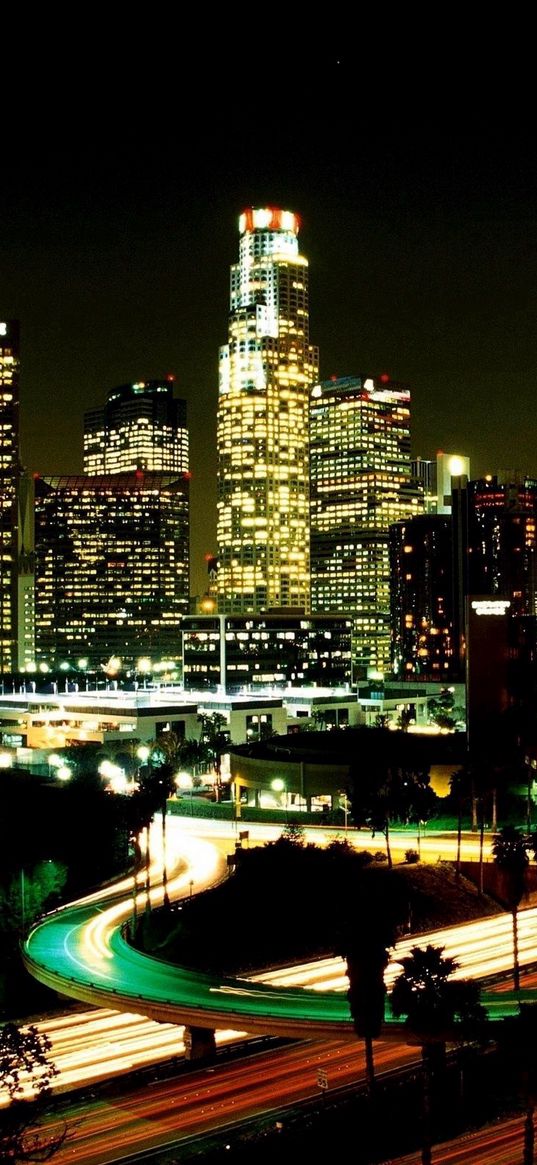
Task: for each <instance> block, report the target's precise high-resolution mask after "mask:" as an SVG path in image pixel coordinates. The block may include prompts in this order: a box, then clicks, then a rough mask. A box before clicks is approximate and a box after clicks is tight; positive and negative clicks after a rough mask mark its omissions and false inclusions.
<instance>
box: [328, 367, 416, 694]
mask: <svg viewBox="0 0 537 1165" xmlns="http://www.w3.org/2000/svg"><path fill="white" fill-rule="evenodd" d="M310 476H311V608H312V611H314V612H326V613H328V612H331V611H337V612H340V613H345V614H346V613H349V614H350V613H352V615H353V624H354V645H353V651H354V662H355V666H356V669H357V670H356V676H357V678H359V677H360V675H364V674H365V673H366V672H367V670H368V669H370V668H372V669H375V670H380V671H383V672H384V671H386V670H389V668H390V654H391V642H390V561H389V549H388V530H389V527H390V526H391V525H392V523H393V522H397V521H399V520H400V519H402V518H409V517H411V516H412V515H413V514H417V513H419V512H421V511H422V510H423V501H422V498H423V490H422V489H420V488H419V487H418V483H417V482H416V481H415V479H414V478H413V477H412V473H411V465H410V392H409V390H408V388H407V387H406V386H405V385H402V384H397V383H395V382H394V381H391V380H390V378H389V377H388V376H381V377H377V378H373V377H361V376H348V377H345V378H343V379H340V380H327V381H324V382H323V383H322V384H317V385H315V387H314V388H313V389H312V392H311V408H310Z"/></svg>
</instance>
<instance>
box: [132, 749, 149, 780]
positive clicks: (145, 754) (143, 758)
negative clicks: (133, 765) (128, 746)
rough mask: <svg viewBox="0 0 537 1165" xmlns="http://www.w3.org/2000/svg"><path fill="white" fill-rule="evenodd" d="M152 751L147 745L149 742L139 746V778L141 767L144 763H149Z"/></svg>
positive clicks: (137, 752)
mask: <svg viewBox="0 0 537 1165" xmlns="http://www.w3.org/2000/svg"><path fill="white" fill-rule="evenodd" d="M150 753H151V749H150V748H148V747H147V744H141V745H140V746H139V748H137V749H136V756H137V758H138V760H139V762H140V764H139V765H138V770H137V773H136V776H137V778H139V776H140V769H141V767H142V765H146V764H147V762H148V760H149V756H150Z"/></svg>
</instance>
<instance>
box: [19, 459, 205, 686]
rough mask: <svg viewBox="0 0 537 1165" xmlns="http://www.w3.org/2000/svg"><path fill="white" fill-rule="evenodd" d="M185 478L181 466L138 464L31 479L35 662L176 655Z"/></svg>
mask: <svg viewBox="0 0 537 1165" xmlns="http://www.w3.org/2000/svg"><path fill="white" fill-rule="evenodd" d="M188 484H189V483H188V479H187V477H186V476H185V475H184V474H182V475H173V474H163V473H144V472H143V471H142V470H137V471H136V473H116V474H107V475H105V476H102V477H99V476H91V477H90V476H82V475H80V476H70V477H43V478H38V479H37V480H36V483H35V550H36V580H37V588H36V642H37V658H38V660H40V661H41V662H44V663H48V664H49V665H53V666H56V667H57V666H58V665H59V664H60V663H61V662H63V661H70V660H73V659H74V660H76V658H77V657H78V656H79V655H80V656H85V657H87V658H88V659H89V660H90V662H91V664H92V665H96V664H99V663H104V662H105V661H106V660H107V659H109V657H110V656H112V655H113V656H119V658H120V659H121V660H122V662H123V664H126V665H130V666H132V665H133V664H136V662H137V660H138V659H139V658H141V657H146V656H148V657H149V658H151V659H152V660H153V661H157V660H160V659H162V658H163V657H165V658H167V659H170V658H171V659H175V658H177V657H178V655H179V648H180V633H179V625H180V622H181V618H182V616H183V615H186V614H187V612H188V592H189V586H188Z"/></svg>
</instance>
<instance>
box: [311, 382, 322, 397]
mask: <svg viewBox="0 0 537 1165" xmlns="http://www.w3.org/2000/svg"><path fill="white" fill-rule="evenodd" d="M311 395H312V396H315V397H317V396H322V395H323V390H322V388H321V386H320V384H316V385H315V388H312V390H311Z"/></svg>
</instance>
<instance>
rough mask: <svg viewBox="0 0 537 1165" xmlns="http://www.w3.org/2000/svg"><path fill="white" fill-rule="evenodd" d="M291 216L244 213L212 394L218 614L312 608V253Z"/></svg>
mask: <svg viewBox="0 0 537 1165" xmlns="http://www.w3.org/2000/svg"><path fill="white" fill-rule="evenodd" d="M298 230H299V220H298V218H297V216H296V215H295V214H292V213H291V212H290V211H285V210H276V209H274V208H266V209H260V210H247V211H245V212H244V214H242V215H241V216H240V220H239V233H240V249H239V261H238V263H234V264H233V266H232V267H231V291H230V316H229V332H228V341H227V344H225V345H224V346H223V347H222V348H221V349H220V371H219V398H218V423H217V445H218V526H217V541H218V563H219V568H218V602H219V610H220V611H221V612H223V613H237V614H241V613H248V612H260V611H264V610H267V609H269V608H281V607H300V608H305V609H308V608H309V507H308V401H309V389H310V387H311V385H312V384H313V383H314V382H315V380H316V379H317V376H318V371H317V366H318V355H317V350H316V348H314V347H312V346H311V345H310V342H309V306H308V263H307V260H306V259H305V258H304V256H303V255H301V254H300V253H299V248H298Z"/></svg>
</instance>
